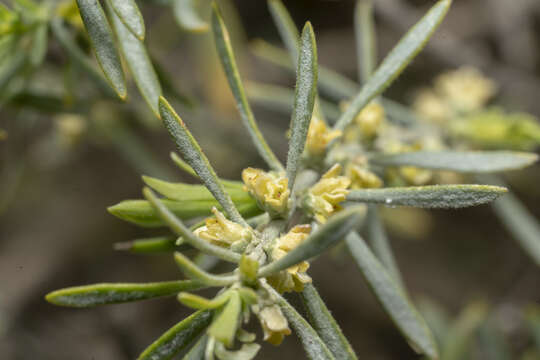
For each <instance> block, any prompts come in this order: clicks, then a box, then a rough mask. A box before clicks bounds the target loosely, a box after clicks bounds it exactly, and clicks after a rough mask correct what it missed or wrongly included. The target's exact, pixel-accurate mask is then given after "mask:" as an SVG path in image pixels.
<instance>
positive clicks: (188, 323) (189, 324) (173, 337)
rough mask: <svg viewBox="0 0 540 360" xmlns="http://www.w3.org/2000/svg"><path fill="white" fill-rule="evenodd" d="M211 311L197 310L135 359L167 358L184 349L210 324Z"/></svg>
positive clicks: (165, 359)
mask: <svg viewBox="0 0 540 360" xmlns="http://www.w3.org/2000/svg"><path fill="white" fill-rule="evenodd" d="M211 320H212V312H211V311H207V310H201V311H197V312H196V313H194V314H193V315H191V316H189V317H187V318H185V319H184V320H182V321H180V322H179V323H178V324H176V325H175V326H173V327H172V328H170V329H169V330H167V332H166V333H165V334H163V335H161V337H160V338H159V339H157V340H156V341H154V342H153V343H152V344H151V345H150V346H149V347H147V348H146V350H144V351H143V353H142V354H141V355H139V357H138V358H137V360H168V359H172V358H173V357H174V356H175V355H176V354H178V353H179V352H180V351H182V350H183V349H186V348H187V347H188V346H189V345H190V344H191V343H192V341H193V340H195V339H196V338H197V337H198V336H199V335H200V334H201V333H202V332H203V331H204V330H205V329H206V328H207V327H208V325H209V324H210V321H211Z"/></svg>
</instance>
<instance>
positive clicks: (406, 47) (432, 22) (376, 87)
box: [335, 0, 452, 130]
mask: <svg viewBox="0 0 540 360" xmlns="http://www.w3.org/2000/svg"><path fill="white" fill-rule="evenodd" d="M451 2H452V1H451V0H440V1H439V2H437V4H435V5H434V6H433V7H432V8H431V9H430V10H429V12H428V13H427V14H426V15H425V16H424V17H423V18H422V19H421V20H420V21H419V22H418V23H416V25H414V26H413V27H412V29H411V30H409V32H408V33H407V34H406V35H405V37H403V38H402V39H401V40H400V42H399V43H398V44H397V45H396V47H394V49H393V50H392V51H391V52H390V54H388V56H386V58H385V59H384V60H383V62H382V64H381V65H380V66H379V67H378V68H377V70H375V72H374V73H373V75H372V76H371V77H370V78H369V80H368V81H367V83H366V84H365V85H364V86H363V87H362V89H361V90H360V92H359V93H358V95H356V97H355V98H354V99H353V100H352V102H351V104H350V106H349V107H348V108H347V110H346V111H345V112H344V113H343V115H342V116H341V118H340V119H339V120H338V122H337V123H336V125H335V128H336V129H340V130H343V129H345V127H346V126H347V125H349V124H350V123H351V121H352V120H353V119H354V117H355V116H356V115H357V114H358V113H359V112H360V111H361V110H362V108H363V107H364V106H366V105H367V104H368V103H369V102H370V101H371V100H372V99H373V98H375V97H376V96H377V95H379V94H380V93H382V92H383V91H384V90H385V89H386V88H387V87H388V86H389V85H390V84H391V83H392V81H394V80H395V79H396V78H397V77H398V75H399V74H400V73H401V72H402V71H403V70H404V68H405V67H406V66H407V65H408V64H409V63H410V62H411V61H412V59H413V58H414V57H415V56H416V54H418V52H419V51H420V50H421V49H422V48H423V47H424V45H425V44H426V42H427V41H428V40H429V38H430V37H431V35H432V34H433V32H434V31H435V29H436V28H437V27H438V26H439V24H440V22H441V21H442V19H443V18H444V16H445V15H446V12H447V11H448V8H449V7H450V4H451Z"/></svg>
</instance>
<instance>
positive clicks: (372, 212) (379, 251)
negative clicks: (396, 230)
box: [366, 205, 406, 293]
mask: <svg viewBox="0 0 540 360" xmlns="http://www.w3.org/2000/svg"><path fill="white" fill-rule="evenodd" d="M366 225H367V237H368V241H369V244H370V245H371V249H372V250H373V253H374V254H375V256H376V257H377V259H379V261H380V262H381V264H382V265H383V266H384V267H385V269H386V270H387V271H388V274H389V275H391V276H392V278H393V279H394V280H395V282H396V283H397V285H399V286H400V287H401V289H402V290H403V292H404V293H406V290H405V286H404V284H403V279H402V277H401V273H400V271H399V268H398V266H397V262H396V258H395V256H394V253H393V251H392V247H391V246H390V239H388V235H387V234H386V231H385V229H384V226H383V224H382V222H381V218H380V216H379V213H378V211H377V206H375V205H370V206H369V209H368V216H367V224H366Z"/></svg>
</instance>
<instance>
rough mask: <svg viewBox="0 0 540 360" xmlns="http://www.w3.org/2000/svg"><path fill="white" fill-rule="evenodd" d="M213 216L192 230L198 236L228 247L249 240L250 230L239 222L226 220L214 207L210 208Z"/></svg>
mask: <svg viewBox="0 0 540 360" xmlns="http://www.w3.org/2000/svg"><path fill="white" fill-rule="evenodd" d="M212 212H213V213H214V215H215V217H213V218H208V219H206V220H205V224H206V225H205V226H202V227H200V228H198V229H196V230H195V231H194V233H195V235H197V236H198V237H200V238H202V239H205V240H208V241H209V242H211V243H213V244H215V245H219V246H223V247H229V246H231V245H232V244H233V243H236V242H248V241H250V240H251V236H252V233H251V230H250V229H248V228H245V227H243V226H242V225H240V224H237V223H235V222H232V221H230V220H227V218H226V217H225V216H224V215H223V214H222V213H221V212H219V211H218V210H217V209H216V208H215V207H214V208H212Z"/></svg>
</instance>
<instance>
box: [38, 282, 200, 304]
mask: <svg viewBox="0 0 540 360" xmlns="http://www.w3.org/2000/svg"><path fill="white" fill-rule="evenodd" d="M203 287H205V286H204V285H203V284H202V283H200V282H197V281H191V280H179V281H163V282H155V283H146V284H130V283H125V284H122V283H118V284H114V283H112V284H109V283H103V284H93V285H85V286H75V287H69V288H65V289H61V290H56V291H53V292H51V293H49V294H47V296H45V299H46V300H47V301H48V302H50V303H52V304H55V305H61V306H70V307H92V306H97V305H107V304H118V303H124V302H130V301H140V300H146V299H151V298H155V297H159V296H169V295H174V294H177V293H179V292H180V291H184V290H185V291H189V290H197V289H201V288H203Z"/></svg>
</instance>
